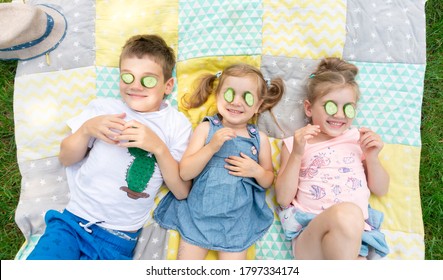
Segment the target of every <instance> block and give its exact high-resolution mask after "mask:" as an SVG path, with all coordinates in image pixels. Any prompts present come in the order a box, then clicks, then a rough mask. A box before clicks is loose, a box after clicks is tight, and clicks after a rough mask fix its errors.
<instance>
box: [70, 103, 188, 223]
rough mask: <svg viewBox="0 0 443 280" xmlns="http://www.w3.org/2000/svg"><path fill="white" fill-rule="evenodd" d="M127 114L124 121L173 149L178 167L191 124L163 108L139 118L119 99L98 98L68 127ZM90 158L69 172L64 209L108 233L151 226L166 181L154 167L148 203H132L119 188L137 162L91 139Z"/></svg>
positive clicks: (143, 200) (120, 150)
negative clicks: (137, 124) (145, 129)
mask: <svg viewBox="0 0 443 280" xmlns="http://www.w3.org/2000/svg"><path fill="white" fill-rule="evenodd" d="M123 112H125V113H126V118H125V120H126V121H129V120H137V121H138V122H140V123H142V124H144V125H146V126H148V127H149V128H151V129H152V130H153V131H154V132H155V133H156V134H157V135H158V136H159V137H160V138H161V139H162V140H163V142H165V144H166V146H167V147H168V148H169V151H170V153H171V154H172V157H173V158H174V159H175V160H177V161H180V159H181V157H182V155H183V153H184V151H185V149H186V147H187V145H188V143H189V138H190V135H191V133H192V126H191V123H190V122H189V120H188V119H187V118H186V117H185V115H183V114H182V113H180V112H179V111H177V110H176V109H174V108H172V107H171V106H170V105H168V104H166V103H163V104H162V107H161V108H160V110H159V111H157V112H150V113H139V112H135V111H133V110H131V109H130V108H129V107H128V106H127V105H126V104H124V103H123V102H122V101H121V100H120V99H115V98H98V99H95V100H93V101H92V102H91V103H90V104H89V105H88V106H87V107H86V109H85V110H84V111H83V112H82V113H81V114H80V115H79V116H77V117H75V118H72V119H70V120H69V121H68V122H67V123H68V126H69V127H70V128H71V130H72V132H75V131H76V130H77V129H79V128H80V126H81V125H82V124H83V123H84V122H85V121H86V120H88V119H90V118H92V117H95V116H99V115H107V114H120V113H123ZM93 140H95V141H93V142H92V149H91V150H90V152H89V154H88V156H87V157H86V158H85V159H83V160H82V161H80V162H79V163H76V164H74V165H72V166H69V167H67V168H66V173H67V179H68V184H69V188H70V192H71V198H70V201H69V203H68V205H67V207H66V209H67V210H68V211H70V212H72V213H73V214H75V215H77V216H79V217H81V218H84V219H86V220H88V221H90V222H101V223H100V226H102V227H105V228H110V229H116V230H123V231H134V230H138V229H140V228H141V227H143V225H144V224H145V223H146V221H147V220H148V218H149V217H148V215H149V212H150V210H151V208H152V207H153V205H154V198H155V196H156V194H157V192H158V190H159V188H160V186H161V185H162V183H163V177H162V174H161V172H160V169H159V168H158V165H157V164H155V170H154V174H153V175H152V177H151V179H150V181H149V183H148V186H147V188H146V189H145V190H144V192H146V193H148V194H149V197H148V198H139V199H131V198H129V197H128V196H127V193H126V192H124V191H122V190H120V187H122V186H127V183H126V172H127V169H128V167H129V166H130V164H131V162H132V161H133V159H134V157H133V156H132V155H131V154H129V152H128V149H127V148H125V147H119V146H117V145H112V144H108V143H106V142H104V141H101V140H98V139H93Z"/></svg>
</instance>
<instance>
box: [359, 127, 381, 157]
mask: <svg viewBox="0 0 443 280" xmlns="http://www.w3.org/2000/svg"><path fill="white" fill-rule="evenodd" d="M359 131H360V140H359V142H360V147H361V149H362V150H363V153H364V155H365V156H366V157H370V156H378V154H379V153H380V151H381V149H382V148H383V145H384V143H383V141H382V140H381V137H380V135H378V134H377V133H375V132H374V131H372V130H370V129H369V128H366V127H361V128H360V129H359Z"/></svg>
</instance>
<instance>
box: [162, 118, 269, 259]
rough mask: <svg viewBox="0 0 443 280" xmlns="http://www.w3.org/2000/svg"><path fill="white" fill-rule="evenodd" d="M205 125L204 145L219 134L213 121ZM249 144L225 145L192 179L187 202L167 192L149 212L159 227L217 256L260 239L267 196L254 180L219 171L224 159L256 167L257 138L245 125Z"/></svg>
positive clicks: (218, 123) (241, 139)
mask: <svg viewBox="0 0 443 280" xmlns="http://www.w3.org/2000/svg"><path fill="white" fill-rule="evenodd" d="M204 121H210V129H209V135H208V138H207V141H206V144H207V143H209V141H210V140H211V138H212V136H213V135H214V133H215V132H216V131H217V130H219V129H220V128H222V127H223V126H222V123H221V121H220V119H219V118H218V116H217V115H215V116H213V117H206V118H205V119H204ZM248 132H249V136H250V138H246V137H236V138H234V139H232V140H229V141H226V142H225V143H224V144H223V146H222V147H221V149H220V150H219V151H218V152H217V153H216V154H215V155H214V156H213V157H212V159H211V160H210V161H209V162H208V164H207V165H206V167H205V168H204V169H203V171H202V172H201V173H200V174H199V175H198V176H197V177H195V178H194V181H193V186H192V188H191V191H190V193H189V195H188V198H187V199H184V200H177V199H176V198H175V197H174V195H173V194H172V193H171V192H169V193H168V194H167V195H166V196H165V197H164V198H163V199H162V200H161V201H160V203H159V205H158V206H157V208H156V210H155V211H154V219H155V220H156V221H157V222H158V223H159V225H160V226H162V227H164V228H167V229H174V230H177V231H178V232H179V233H180V235H181V237H182V238H183V239H184V240H185V241H186V242H188V243H190V244H194V245H197V246H199V247H202V248H207V249H210V250H216V251H225V252H241V251H244V250H246V249H247V248H249V247H250V246H251V245H252V244H254V243H255V242H256V241H257V240H258V239H259V238H260V237H262V236H263V235H264V234H265V233H266V231H267V230H268V229H269V227H270V226H271V224H272V222H273V219H274V214H273V212H272V210H271V209H270V208H269V206H268V205H267V203H266V197H265V196H266V192H265V189H264V188H263V187H261V186H260V185H259V184H257V182H256V180H255V179H254V178H246V177H238V176H233V175H230V174H229V173H228V170H227V169H226V168H225V167H224V166H225V165H226V164H227V163H226V162H225V159H226V158H227V157H228V156H240V152H243V153H244V154H246V155H247V156H249V157H250V158H252V159H253V160H255V161H257V162H258V151H259V150H260V135H259V132H258V130H257V127H256V126H255V125H248Z"/></svg>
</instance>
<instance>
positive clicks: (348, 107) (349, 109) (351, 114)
mask: <svg viewBox="0 0 443 280" xmlns="http://www.w3.org/2000/svg"><path fill="white" fill-rule="evenodd" d="M343 111H344V112H345V116H346V117H348V118H350V119H353V118H355V108H354V105H352V104H351V103H347V104H345V106H343Z"/></svg>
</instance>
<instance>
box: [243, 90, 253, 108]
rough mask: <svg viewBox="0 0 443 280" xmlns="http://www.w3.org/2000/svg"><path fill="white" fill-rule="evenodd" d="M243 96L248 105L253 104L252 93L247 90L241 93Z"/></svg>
mask: <svg viewBox="0 0 443 280" xmlns="http://www.w3.org/2000/svg"><path fill="white" fill-rule="evenodd" d="M243 98H244V99H245V102H246V104H247V105H248V106H249V107H252V105H254V95H252V93H250V92H249V91H247V92H245V93H244V94H243Z"/></svg>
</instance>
